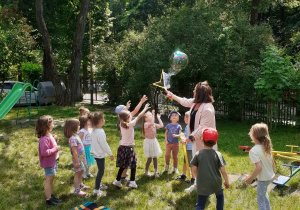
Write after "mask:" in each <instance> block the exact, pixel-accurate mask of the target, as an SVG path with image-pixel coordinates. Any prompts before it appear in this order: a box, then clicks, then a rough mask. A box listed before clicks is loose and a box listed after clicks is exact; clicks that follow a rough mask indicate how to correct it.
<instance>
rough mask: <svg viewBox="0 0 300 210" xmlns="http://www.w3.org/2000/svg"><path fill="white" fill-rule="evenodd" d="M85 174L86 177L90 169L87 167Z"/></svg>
mask: <svg viewBox="0 0 300 210" xmlns="http://www.w3.org/2000/svg"><path fill="white" fill-rule="evenodd" d="M85 174H86V175H87V176H88V175H89V174H90V167H89V166H87V167H86V171H85Z"/></svg>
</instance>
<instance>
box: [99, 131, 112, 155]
mask: <svg viewBox="0 0 300 210" xmlns="http://www.w3.org/2000/svg"><path fill="white" fill-rule="evenodd" d="M98 142H99V145H100V147H101V148H102V149H103V150H104V151H105V152H106V153H107V154H108V155H109V157H110V159H111V160H113V159H114V156H113V154H112V152H111V149H110V147H109V145H108V143H107V141H106V135H105V133H101V134H100V135H99V136H98Z"/></svg>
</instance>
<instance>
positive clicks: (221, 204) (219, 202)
mask: <svg viewBox="0 0 300 210" xmlns="http://www.w3.org/2000/svg"><path fill="white" fill-rule="evenodd" d="M216 198H217V210H223V208H224V194H223V189H222V190H220V191H219V192H217V193H216Z"/></svg>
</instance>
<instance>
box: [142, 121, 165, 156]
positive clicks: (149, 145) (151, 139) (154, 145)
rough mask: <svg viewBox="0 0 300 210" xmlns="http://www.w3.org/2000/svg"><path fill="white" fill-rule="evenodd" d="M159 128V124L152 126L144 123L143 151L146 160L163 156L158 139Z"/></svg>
mask: <svg viewBox="0 0 300 210" xmlns="http://www.w3.org/2000/svg"><path fill="white" fill-rule="evenodd" d="M157 126H158V124H154V125H150V123H147V122H146V123H144V131H145V139H144V144H143V149H144V156H145V157H146V158H157V157H160V156H161V155H162V151H161V148H160V145H159V143H158V141H157V139H156V128H157Z"/></svg>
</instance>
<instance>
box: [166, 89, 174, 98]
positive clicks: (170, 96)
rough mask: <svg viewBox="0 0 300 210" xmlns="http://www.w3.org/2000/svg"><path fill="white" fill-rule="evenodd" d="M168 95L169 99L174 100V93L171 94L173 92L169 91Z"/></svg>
mask: <svg viewBox="0 0 300 210" xmlns="http://www.w3.org/2000/svg"><path fill="white" fill-rule="evenodd" d="M166 93H167V96H168V98H170V99H171V98H173V95H174V94H173V93H172V92H171V91H168V90H166Z"/></svg>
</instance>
